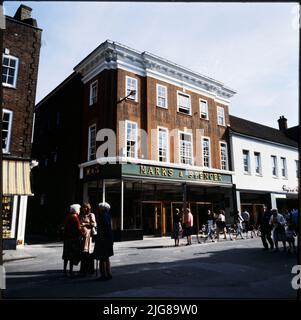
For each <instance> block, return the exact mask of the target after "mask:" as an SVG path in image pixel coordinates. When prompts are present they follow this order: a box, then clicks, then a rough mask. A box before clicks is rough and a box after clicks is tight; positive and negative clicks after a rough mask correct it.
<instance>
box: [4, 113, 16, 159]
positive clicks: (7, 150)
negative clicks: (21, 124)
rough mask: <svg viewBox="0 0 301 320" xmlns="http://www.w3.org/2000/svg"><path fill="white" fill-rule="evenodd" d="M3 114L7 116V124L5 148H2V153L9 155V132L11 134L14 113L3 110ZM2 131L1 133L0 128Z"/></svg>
mask: <svg viewBox="0 0 301 320" xmlns="http://www.w3.org/2000/svg"><path fill="white" fill-rule="evenodd" d="M4 113H7V114H9V122H8V130H7V140H6V146H5V149H3V148H2V152H3V153H9V149H10V141H11V132H12V123H13V114H14V113H13V111H11V110H8V109H3V114H4ZM2 119H3V118H2ZM2 131H3V127H2ZM2 139H3V137H2ZM1 143H2V141H1Z"/></svg>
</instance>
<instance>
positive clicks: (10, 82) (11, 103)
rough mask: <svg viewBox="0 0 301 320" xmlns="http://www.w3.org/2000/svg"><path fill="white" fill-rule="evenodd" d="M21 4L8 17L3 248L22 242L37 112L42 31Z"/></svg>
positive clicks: (4, 78) (4, 58)
mask: <svg viewBox="0 0 301 320" xmlns="http://www.w3.org/2000/svg"><path fill="white" fill-rule="evenodd" d="M31 11H32V9H31V8H29V7H27V6H24V5H21V6H20V7H19V9H18V10H17V12H16V14H15V16H14V17H9V16H6V17H5V19H6V22H5V23H6V28H5V30H4V35H3V55H2V88H3V114H2V126H3V128H2V150H3V194H4V197H3V199H2V205H3V237H4V247H10V248H11V247H12V248H14V247H16V245H22V244H23V243H24V233H25V223H26V211H27V200H28V196H30V195H32V192H31V186H30V159H31V158H30V157H31V138H32V123H33V109H34V105H35V95H36V85H37V73H38V65H39V54H40V45H41V32H42V30H41V29H39V28H38V27H37V22H36V20H35V19H33V18H31Z"/></svg>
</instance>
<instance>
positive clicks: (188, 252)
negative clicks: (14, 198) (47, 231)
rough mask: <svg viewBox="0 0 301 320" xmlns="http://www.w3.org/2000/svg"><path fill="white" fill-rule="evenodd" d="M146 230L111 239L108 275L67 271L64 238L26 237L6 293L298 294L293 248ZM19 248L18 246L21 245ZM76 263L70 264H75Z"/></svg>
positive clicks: (287, 296)
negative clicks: (29, 240) (176, 239)
mask: <svg viewBox="0 0 301 320" xmlns="http://www.w3.org/2000/svg"><path fill="white" fill-rule="evenodd" d="M185 243H186V240H185V239H182V240H181V241H180V246H179V247H173V244H174V243H173V240H172V239H170V238H168V237H165V238H146V239H145V240H143V241H129V242H118V243H115V244H114V252H115V254H114V256H113V257H112V258H111V263H112V273H113V279H112V280H110V281H105V282H99V281H95V275H92V276H87V277H85V278H80V277H75V278H73V279H70V278H64V276H63V273H62V267H63V261H62V259H61V255H62V244H61V243H52V244H46V245H28V246H25V247H24V249H20V250H22V251H23V253H24V254H27V255H28V257H33V258H29V259H23V260H15V261H8V262H6V263H5V268H6V276H7V280H6V290H5V291H4V298H63V297H64V298H74V297H76V298H92V297H93V298H96V297H100V298H105V297H112V298H117V297H118V298H133V297H136V298H137V297H140V298H158V297H162V298H168V297H170V298H209V299H211V298H230V299H231V298H232V299H237V298H239V299H245V298H246V299H248V298H256V299H261V298H273V299H274V298H281V299H296V297H297V292H296V291H295V290H293V289H292V287H291V280H292V274H291V270H292V266H293V265H295V264H297V256H296V255H295V254H288V253H286V252H282V248H281V247H280V248H281V249H280V252H278V253H275V252H266V251H263V250H262V244H261V240H260V238H255V239H245V240H236V241H229V240H228V241H225V240H221V241H220V242H218V243H212V242H209V241H208V243H206V244H204V243H201V244H198V243H197V241H196V239H195V238H193V244H192V245H191V246H185ZM20 250H18V251H20ZM78 269H79V266H77V267H75V271H77V270H78Z"/></svg>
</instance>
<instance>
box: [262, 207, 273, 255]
mask: <svg viewBox="0 0 301 320" xmlns="http://www.w3.org/2000/svg"><path fill="white" fill-rule="evenodd" d="M262 210H263V214H262V216H261V218H260V221H259V228H260V234H261V241H262V244H263V246H264V250H269V245H268V243H269V244H270V249H271V250H273V249H274V242H273V240H272V237H271V232H272V227H271V225H270V219H271V215H272V213H271V211H269V210H267V208H266V207H263V209H262Z"/></svg>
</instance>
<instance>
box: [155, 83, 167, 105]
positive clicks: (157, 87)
mask: <svg viewBox="0 0 301 320" xmlns="http://www.w3.org/2000/svg"><path fill="white" fill-rule="evenodd" d="M160 87H161V88H163V89H164V90H165V97H164V96H159V88H160ZM156 92H157V107H159V108H163V109H168V93H167V87H166V86H163V85H162V84H159V83H157V85H156ZM159 98H162V99H165V106H161V105H160V103H159Z"/></svg>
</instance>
